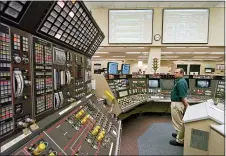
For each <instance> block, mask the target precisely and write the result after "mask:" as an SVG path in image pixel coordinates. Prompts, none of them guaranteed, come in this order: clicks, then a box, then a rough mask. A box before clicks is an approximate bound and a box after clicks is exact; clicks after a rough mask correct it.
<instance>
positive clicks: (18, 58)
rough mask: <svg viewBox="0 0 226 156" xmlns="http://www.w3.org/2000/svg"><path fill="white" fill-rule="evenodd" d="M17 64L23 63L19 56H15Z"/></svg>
mask: <svg viewBox="0 0 226 156" xmlns="http://www.w3.org/2000/svg"><path fill="white" fill-rule="evenodd" d="M13 59H14V61H15V63H21V58H20V57H19V56H14V58H13Z"/></svg>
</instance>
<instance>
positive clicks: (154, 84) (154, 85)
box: [149, 80, 159, 88]
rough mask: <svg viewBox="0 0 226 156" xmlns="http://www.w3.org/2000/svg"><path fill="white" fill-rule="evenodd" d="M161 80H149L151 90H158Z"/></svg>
mask: <svg viewBox="0 0 226 156" xmlns="http://www.w3.org/2000/svg"><path fill="white" fill-rule="evenodd" d="M158 87H159V80H149V88H158Z"/></svg>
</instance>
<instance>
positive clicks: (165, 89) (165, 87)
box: [160, 78, 175, 97]
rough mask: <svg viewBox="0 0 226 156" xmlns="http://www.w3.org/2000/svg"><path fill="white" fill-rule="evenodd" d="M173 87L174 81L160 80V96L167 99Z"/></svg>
mask: <svg viewBox="0 0 226 156" xmlns="http://www.w3.org/2000/svg"><path fill="white" fill-rule="evenodd" d="M174 85H175V80H174V79H171V78H169V79H160V88H161V94H162V95H163V96H167V97H169V96H170V94H171V91H172V89H173V87H174Z"/></svg>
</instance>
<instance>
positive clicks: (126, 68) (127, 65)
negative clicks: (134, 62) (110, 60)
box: [121, 64, 130, 74]
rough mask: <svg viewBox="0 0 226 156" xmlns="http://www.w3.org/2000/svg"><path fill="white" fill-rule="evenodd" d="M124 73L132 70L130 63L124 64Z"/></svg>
mask: <svg viewBox="0 0 226 156" xmlns="http://www.w3.org/2000/svg"><path fill="white" fill-rule="evenodd" d="M121 71H122V74H129V72H130V64H122V69H121Z"/></svg>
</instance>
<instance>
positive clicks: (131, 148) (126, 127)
mask: <svg viewBox="0 0 226 156" xmlns="http://www.w3.org/2000/svg"><path fill="white" fill-rule="evenodd" d="M154 123H169V124H171V117H170V116H168V117H160V116H156V115H150V114H145V115H144V116H142V117H141V118H138V117H136V116H135V115H134V116H131V117H129V118H127V119H125V120H123V122H122V124H123V127H122V138H121V149H120V155H139V150H138V142H137V139H138V137H140V136H142V135H143V134H144V133H145V132H146V131H147V130H148V128H149V127H150V126H151V125H152V124H154ZM169 137H171V135H170V136H169ZM170 139H171V138H170ZM167 143H169V140H167ZM149 155H150V154H149Z"/></svg>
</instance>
